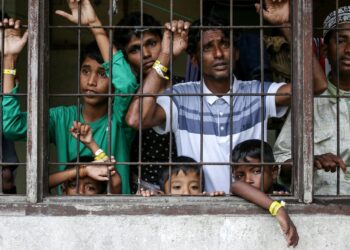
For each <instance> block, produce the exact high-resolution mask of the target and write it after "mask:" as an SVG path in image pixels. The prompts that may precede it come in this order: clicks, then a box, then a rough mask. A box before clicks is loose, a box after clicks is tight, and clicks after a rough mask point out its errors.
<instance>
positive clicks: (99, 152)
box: [95, 148, 103, 156]
mask: <svg viewBox="0 0 350 250" xmlns="http://www.w3.org/2000/svg"><path fill="white" fill-rule="evenodd" d="M101 153H103V149H101V148H99V149H97V150H96V152H95V156H98V155H99V154H101Z"/></svg>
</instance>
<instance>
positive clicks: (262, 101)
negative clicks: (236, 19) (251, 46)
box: [259, 0, 272, 192]
mask: <svg viewBox="0 0 350 250" xmlns="http://www.w3.org/2000/svg"><path fill="white" fill-rule="evenodd" d="M260 6H264V5H263V1H262V0H260ZM259 23H260V26H263V25H264V19H263V8H260V11H259ZM259 35H260V74H261V76H260V94H262V95H261V96H260V106H261V108H260V117H261V131H260V133H261V153H260V162H261V166H260V168H261V176H260V178H261V182H260V190H261V191H262V192H263V191H264V161H265V159H264V141H265V95H264V85H265V77H264V50H263V48H264V29H263V28H260V30H259ZM268 167H272V166H268Z"/></svg>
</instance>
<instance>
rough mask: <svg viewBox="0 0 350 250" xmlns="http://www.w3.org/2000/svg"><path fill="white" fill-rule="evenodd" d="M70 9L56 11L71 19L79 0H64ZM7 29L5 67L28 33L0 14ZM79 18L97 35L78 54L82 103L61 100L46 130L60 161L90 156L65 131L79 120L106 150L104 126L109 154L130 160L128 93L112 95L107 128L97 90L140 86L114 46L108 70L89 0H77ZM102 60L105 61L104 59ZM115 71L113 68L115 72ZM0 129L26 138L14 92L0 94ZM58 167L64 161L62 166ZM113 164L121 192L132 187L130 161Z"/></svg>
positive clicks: (8, 86) (10, 77)
mask: <svg viewBox="0 0 350 250" xmlns="http://www.w3.org/2000/svg"><path fill="white" fill-rule="evenodd" d="M68 4H69V7H70V10H71V14H68V13H66V12H63V11H57V12H56V13H57V14H59V15H61V16H63V17H65V18H67V19H68V20H69V21H71V22H73V23H78V12H79V11H78V1H77V0H72V1H69V2H68ZM1 24H2V25H3V26H5V27H6V28H7V29H6V30H5V37H4V40H5V50H4V69H8V70H9V71H7V72H11V73H12V72H15V71H11V70H13V69H15V65H16V61H17V57H18V55H19V54H20V52H21V50H22V49H23V47H24V45H25V43H26V40H27V36H28V34H27V33H25V35H23V36H22V35H21V34H20V21H18V20H17V21H15V20H13V19H4V20H3V22H2V23H1ZM81 24H82V25H88V26H89V27H90V28H91V31H92V34H93V35H94V37H95V40H96V42H97V43H96V44H97V45H96V44H91V45H89V46H87V48H86V49H85V50H84V53H83V54H82V56H81V59H82V62H81V67H80V68H81V71H80V77H79V79H80V93H82V94H84V96H83V97H82V98H83V104H82V105H81V107H79V109H80V111H81V112H80V117H78V110H77V109H78V108H77V106H64V107H56V108H51V109H49V128H48V130H49V136H50V141H51V142H52V143H54V144H55V146H56V150H57V160H58V162H62V163H64V162H71V161H72V160H73V159H75V158H76V157H77V155H80V156H89V155H90V156H91V152H90V150H89V149H88V148H87V147H85V146H84V145H83V144H81V145H80V147H79V152H78V151H77V142H76V140H75V139H74V138H73V137H72V136H71V135H70V134H69V133H68V131H69V128H70V127H71V126H72V123H73V121H76V120H79V121H82V122H84V123H88V124H89V125H90V126H91V127H92V129H93V132H94V137H95V138H96V141H97V143H98V145H100V146H101V148H102V149H103V150H105V151H107V150H108V139H107V138H108V133H109V132H108V131H110V133H111V138H112V141H111V152H112V153H111V154H113V155H114V156H115V157H116V160H117V161H118V162H128V161H129V151H130V144H131V143H130V142H131V141H132V138H133V136H134V131H133V130H132V129H131V128H129V127H127V126H126V124H125V119H124V117H125V113H126V111H127V108H128V106H129V102H130V99H131V97H128V96H118V95H117V96H115V97H114V100H113V106H112V112H111V113H112V115H111V116H112V117H111V128H108V116H107V113H108V97H107V96H104V95H96V94H108V92H109V84H110V83H112V88H111V89H112V91H113V92H112V93H116V94H130V93H134V92H135V91H136V90H137V89H138V84H137V83H136V78H135V76H134V75H133V73H132V71H131V69H130V66H129V64H128V63H127V62H126V61H125V59H124V57H123V54H122V52H121V51H117V50H116V48H113V53H114V55H113V58H112V67H113V68H112V69H113V78H112V79H111V81H110V79H109V78H108V76H109V70H110V69H109V59H110V56H109V40H108V37H107V35H106V33H105V31H104V30H103V29H102V28H94V27H95V26H101V22H100V20H99V19H98V17H97V16H96V13H95V12H94V10H93V8H92V7H91V5H90V2H89V1H88V0H83V1H81ZM103 62H105V63H103ZM116 72H117V73H116ZM11 73H8V74H5V76H4V93H5V94H8V93H10V94H14V93H17V90H18V84H15V75H14V74H13V73H12V74H11ZM2 105H3V128H4V130H3V132H4V135H5V136H6V137H7V138H9V139H12V140H25V139H26V134H27V113H26V112H21V111H20V104H19V101H18V99H17V97H16V96H14V95H5V96H4V98H3V102H2ZM60 169H61V170H63V169H64V166H61V167H60ZM116 170H117V171H118V173H119V174H120V176H121V179H122V193H123V194H128V193H130V186H129V167H128V166H126V165H117V166H116Z"/></svg>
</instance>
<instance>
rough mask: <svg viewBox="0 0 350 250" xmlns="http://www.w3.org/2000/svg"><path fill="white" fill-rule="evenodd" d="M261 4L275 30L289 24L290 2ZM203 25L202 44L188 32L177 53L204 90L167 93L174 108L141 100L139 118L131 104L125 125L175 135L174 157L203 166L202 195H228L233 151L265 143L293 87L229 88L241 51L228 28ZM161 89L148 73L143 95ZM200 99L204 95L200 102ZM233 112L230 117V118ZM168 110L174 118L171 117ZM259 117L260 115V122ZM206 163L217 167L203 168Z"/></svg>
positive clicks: (193, 87)
mask: <svg viewBox="0 0 350 250" xmlns="http://www.w3.org/2000/svg"><path fill="white" fill-rule="evenodd" d="M265 2H266V8H267V9H266V10H264V12H263V14H264V18H265V20H267V21H269V22H270V23H272V24H275V25H280V24H285V23H286V22H288V21H289V12H288V11H287V13H286V12H285V8H286V4H287V7H288V8H289V2H288V1H281V2H275V1H265ZM258 7H259V6H257V8H258ZM288 8H287V10H288ZM201 24H202V25H203V26H209V27H210V28H205V29H203V32H202V39H201V32H200V29H198V28H191V29H190V32H189V34H188V44H187V39H186V40H184V41H185V42H186V43H185V44H182V47H181V48H182V50H185V49H187V52H188V53H189V54H190V56H191V58H192V62H193V63H194V64H197V65H201V67H202V74H203V85H202V83H201V82H200V81H198V82H187V83H182V84H177V85H175V86H173V87H170V88H168V89H167V90H166V91H165V92H164V94H171V93H173V94H175V96H173V97H172V98H171V99H172V102H171V100H170V97H169V96H158V97H157V98H152V97H144V98H143V101H142V103H141V105H142V110H143V113H142V117H140V114H139V105H140V99H138V98H134V99H133V100H132V102H131V104H130V108H129V111H128V113H127V116H126V120H127V123H128V124H129V125H130V126H132V127H134V128H135V129H138V126H139V122H140V121H139V119H142V124H143V128H149V127H154V129H155V130H156V131H157V132H158V133H161V134H162V133H167V132H174V134H175V138H176V145H177V152H178V154H179V155H184V156H188V157H191V158H193V159H194V160H196V161H197V162H204V164H203V173H204V176H205V185H204V190H205V191H207V192H213V191H224V192H225V193H229V192H230V182H231V173H230V165H229V160H230V157H229V156H230V153H231V150H232V148H233V147H234V146H235V145H236V144H238V143H239V142H242V141H245V140H248V139H261V138H264V139H266V138H267V131H266V128H267V120H268V119H269V118H270V117H281V116H283V115H284V114H285V113H286V111H287V109H288V106H289V104H290V101H291V95H290V94H291V84H290V83H271V82H264V84H263V93H261V89H262V83H260V82H259V81H240V80H238V79H236V78H235V77H234V76H233V77H232V80H233V82H230V74H231V73H232V72H233V71H234V69H235V62H236V60H238V58H239V51H238V50H237V49H236V48H235V46H234V44H231V43H230V31H229V30H228V29H223V28H222V26H227V24H226V23H224V22H222V21H220V20H214V19H209V18H206V17H204V18H203V21H202V23H200V21H199V20H198V21H196V22H194V23H193V24H192V25H193V26H200V25H201ZM165 26H166V27H169V28H170V29H171V30H172V31H177V30H179V31H181V32H182V30H188V29H189V24H188V23H187V22H183V21H172V22H171V23H167V24H166V25H165ZM284 34H285V35H286V37H287V38H289V39H290V32H288V31H285V32H284ZM201 41H202V42H203V43H202V44H201ZM201 49H202V50H201ZM230 56H232V65H230ZM201 59H202V60H201ZM158 60H159V61H160V63H161V64H162V65H163V66H165V67H168V65H169V54H161V55H160V56H159V58H158ZM316 66H319V65H316ZM320 70H322V69H321V68H320V66H319V69H318V68H317V67H316V70H314V76H315V81H314V91H315V92H316V93H318V92H322V91H323V90H324V89H325V86H326V80H325V78H324V77H323V76H322V75H321V74H318V71H320ZM165 87H166V85H165V82H164V79H163V76H162V75H161V74H159V73H158V72H157V71H156V70H151V72H150V73H149V74H148V75H147V77H146V79H145V82H144V85H143V93H147V94H157V93H162V91H163V89H164V88H165ZM231 92H232V93H233V94H238V95H237V96H234V97H233V98H232V100H231V98H230V96H229V94H230V93H231ZM259 94H268V95H264V96H263V98H264V106H262V103H261V97H260V96H259ZM201 95H204V96H203V98H201ZM202 100H203V105H202ZM231 101H232V104H233V105H231ZM231 106H232V108H233V112H232V114H233V117H231V115H230V109H231ZM202 108H203V112H201V111H202ZM171 109H172V111H173V112H170V110H171ZM262 111H263V112H262ZM261 113H263V114H264V116H263V117H262V116H261ZM230 117H231V118H230ZM202 118H203V119H202ZM230 119H232V129H231V126H230V124H231V122H230ZM171 121H172V123H171ZM201 121H203V124H201ZM263 125H264V130H263V131H262V129H261V127H262V126H263ZM201 128H203V130H202V129H201ZM230 140H232V141H231V142H230ZM231 145H232V148H230V146H231ZM205 162H213V163H215V162H218V163H219V164H217V165H213V164H211V165H205ZM220 163H222V164H220Z"/></svg>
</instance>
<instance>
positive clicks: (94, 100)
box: [80, 57, 109, 106]
mask: <svg viewBox="0 0 350 250" xmlns="http://www.w3.org/2000/svg"><path fill="white" fill-rule="evenodd" d="M108 84H109V78H108V76H107V75H106V72H105V70H104V68H103V67H102V65H101V64H99V63H98V62H97V61H96V60H94V59H91V58H90V57H87V58H86V59H85V60H84V61H83V63H82V65H81V68H80V92H81V93H82V94H88V96H84V103H86V104H90V105H93V106H98V105H101V104H106V103H107V99H108V97H106V96H93V94H107V93H108Z"/></svg>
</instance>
